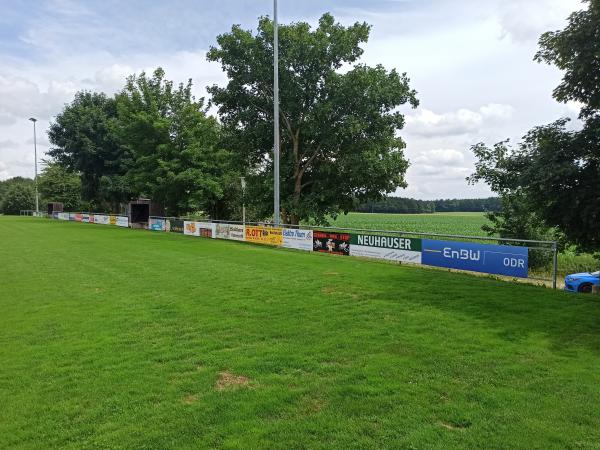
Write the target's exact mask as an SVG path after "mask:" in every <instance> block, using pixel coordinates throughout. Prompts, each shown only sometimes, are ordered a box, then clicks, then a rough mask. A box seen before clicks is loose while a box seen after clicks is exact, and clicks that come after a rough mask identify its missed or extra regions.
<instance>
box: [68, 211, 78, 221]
mask: <svg viewBox="0 0 600 450" xmlns="http://www.w3.org/2000/svg"><path fill="white" fill-rule="evenodd" d="M76 215H77V214H75V213H69V220H70V221H75V216H76Z"/></svg>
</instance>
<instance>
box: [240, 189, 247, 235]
mask: <svg viewBox="0 0 600 450" xmlns="http://www.w3.org/2000/svg"><path fill="white" fill-rule="evenodd" d="M240 182H241V183H242V223H243V224H244V226H246V179H245V178H244V177H240Z"/></svg>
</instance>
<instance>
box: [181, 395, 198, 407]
mask: <svg viewBox="0 0 600 450" xmlns="http://www.w3.org/2000/svg"><path fill="white" fill-rule="evenodd" d="M197 401H198V394H190V395H186V396H185V397H183V398H182V399H181V402H182V403H184V404H186V405H193V404H194V403H196V402H197Z"/></svg>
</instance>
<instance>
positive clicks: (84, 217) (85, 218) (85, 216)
mask: <svg viewBox="0 0 600 450" xmlns="http://www.w3.org/2000/svg"><path fill="white" fill-rule="evenodd" d="M81 221H82V222H84V223H90V215H89V214H82V215H81Z"/></svg>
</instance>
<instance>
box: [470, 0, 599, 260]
mask: <svg viewBox="0 0 600 450" xmlns="http://www.w3.org/2000/svg"><path fill="white" fill-rule="evenodd" d="M586 3H588V8H587V9H584V10H582V11H578V12H575V13H573V14H572V15H571V16H570V18H569V24H568V26H567V27H566V28H565V29H564V30H562V31H554V32H549V33H545V34H544V35H543V36H542V37H541V39H540V51H539V52H538V53H537V55H536V60H538V61H543V62H547V63H549V64H555V65H556V66H557V67H559V68H561V69H563V70H564V71H565V74H564V77H563V80H562V82H561V83H560V85H559V86H558V87H557V88H556V90H555V91H554V97H555V98H556V99H557V100H558V101H561V102H566V101H570V100H574V101H577V102H580V103H581V104H582V109H581V114H580V120H581V122H582V124H581V127H579V129H573V128H569V127H568V126H567V124H568V120H567V119H560V120H557V121H556V122H554V123H552V124H549V125H546V126H540V127H536V128H534V129H533V130H531V131H530V132H529V133H528V134H527V135H526V136H525V137H524V139H523V141H522V142H521V143H520V144H519V145H518V146H517V147H513V146H511V145H509V144H508V143H507V142H501V143H498V144H496V145H495V146H493V147H491V148H489V147H487V146H486V145H484V144H477V145H476V146H474V147H473V151H474V153H475V156H476V157H477V158H478V163H477V164H476V172H475V173H474V174H473V175H472V177H471V178H470V179H471V181H473V182H475V181H479V180H483V181H485V182H487V183H488V184H489V185H490V186H491V188H492V190H494V191H495V192H497V193H498V194H500V195H501V196H502V197H503V198H504V201H505V203H508V204H509V205H513V206H515V205H518V208H516V209H514V211H513V212H512V216H511V212H510V211H503V213H504V214H505V215H507V218H512V220H513V221H515V222H518V221H520V222H521V223H523V222H526V221H529V222H533V221H537V222H538V224H541V225H543V226H545V227H547V228H556V229H557V230H558V231H560V232H561V233H563V234H564V236H565V237H566V239H567V241H569V242H571V243H574V244H576V245H577V246H578V247H579V248H580V249H581V250H585V251H598V250H600V227H599V226H598V224H599V223H600V56H599V55H600V1H598V0H588V1H587V2H586ZM505 209H506V208H505ZM518 211H523V213H518ZM500 219H502V217H500ZM498 225H499V227H500V228H502V227H503V228H506V227H507V225H510V223H509V222H508V221H507V220H501V221H500V222H499V223H498Z"/></svg>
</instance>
